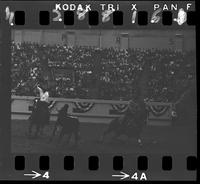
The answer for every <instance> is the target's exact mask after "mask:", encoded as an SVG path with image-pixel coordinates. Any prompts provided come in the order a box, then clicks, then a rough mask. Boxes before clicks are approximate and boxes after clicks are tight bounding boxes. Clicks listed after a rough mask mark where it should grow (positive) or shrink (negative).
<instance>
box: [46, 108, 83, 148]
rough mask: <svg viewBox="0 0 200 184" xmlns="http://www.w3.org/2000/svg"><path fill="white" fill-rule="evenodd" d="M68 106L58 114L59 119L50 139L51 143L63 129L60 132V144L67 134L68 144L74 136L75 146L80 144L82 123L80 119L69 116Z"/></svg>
mask: <svg viewBox="0 0 200 184" xmlns="http://www.w3.org/2000/svg"><path fill="white" fill-rule="evenodd" d="M67 109H68V105H67V104H66V105H65V106H64V107H62V108H61V110H59V112H58V118H57V121H56V124H55V126H54V129H53V133H52V135H51V137H50V139H49V142H51V141H52V140H53V138H54V137H55V135H56V132H57V131H58V130H59V129H61V131H60V132H59V138H58V141H59V142H60V141H61V140H62V139H63V137H64V136H65V135H66V134H67V135H68V137H67V142H68V143H69V141H70V139H71V137H72V136H73V135H74V139H75V145H77V144H78V141H79V137H80V135H79V134H80V130H79V129H80V122H79V120H78V118H76V117H72V116H69V115H67Z"/></svg>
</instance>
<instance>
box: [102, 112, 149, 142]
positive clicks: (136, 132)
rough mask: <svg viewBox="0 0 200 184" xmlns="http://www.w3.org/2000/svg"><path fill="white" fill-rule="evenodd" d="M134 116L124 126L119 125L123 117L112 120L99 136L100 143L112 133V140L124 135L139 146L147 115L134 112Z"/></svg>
mask: <svg viewBox="0 0 200 184" xmlns="http://www.w3.org/2000/svg"><path fill="white" fill-rule="evenodd" d="M145 112H146V111H145ZM136 114H138V115H136V116H135V117H133V118H130V119H129V120H128V123H126V124H123V123H121V121H122V119H123V117H120V118H115V119H113V120H112V121H111V122H110V124H109V126H108V128H107V130H106V131H105V132H104V133H103V135H102V136H101V139H100V141H104V138H105V136H106V135H108V134H110V133H114V136H113V137H112V138H113V139H114V138H118V137H120V136H121V135H126V136H127V137H128V138H136V139H137V141H138V143H139V144H141V132H142V128H143V125H144V124H145V123H146V117H147V114H146V113H145V114H144V113H142V112H136Z"/></svg>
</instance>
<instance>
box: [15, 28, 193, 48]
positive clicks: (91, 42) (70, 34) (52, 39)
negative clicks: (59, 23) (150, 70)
mask: <svg viewBox="0 0 200 184" xmlns="http://www.w3.org/2000/svg"><path fill="white" fill-rule="evenodd" d="M195 38H196V37H195V31H194V30H185V31H184V30H102V31H101V30H90V29H88V30H14V31H13V32H12V39H13V40H14V41H15V42H18V43H20V42H37V43H41V44H42V43H45V44H66V45H69V46H94V47H101V48H109V47H114V48H118V49H127V48H144V49H152V48H156V49H175V50H191V49H195V48H196V42H195Z"/></svg>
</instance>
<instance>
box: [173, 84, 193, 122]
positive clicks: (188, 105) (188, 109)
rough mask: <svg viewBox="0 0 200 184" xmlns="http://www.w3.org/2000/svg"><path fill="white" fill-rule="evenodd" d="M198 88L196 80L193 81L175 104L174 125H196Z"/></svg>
mask: <svg viewBox="0 0 200 184" xmlns="http://www.w3.org/2000/svg"><path fill="white" fill-rule="evenodd" d="M196 92H197V89H196V81H191V82H190V83H189V85H188V87H187V90H185V91H184V92H183V94H182V95H181V96H180V97H179V99H178V100H177V101H176V102H175V103H174V104H173V111H172V112H173V113H174V114H175V115H174V114H172V116H173V115H174V117H173V119H172V120H173V125H190V126H196V122H197V93H196Z"/></svg>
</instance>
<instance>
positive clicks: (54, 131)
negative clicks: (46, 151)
mask: <svg viewBox="0 0 200 184" xmlns="http://www.w3.org/2000/svg"><path fill="white" fill-rule="evenodd" d="M57 129H58V126H57V124H55V126H54V129H53V133H52V135H51V136H50V138H49V142H51V141H52V140H53V138H54V137H55V135H56V131H57Z"/></svg>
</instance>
